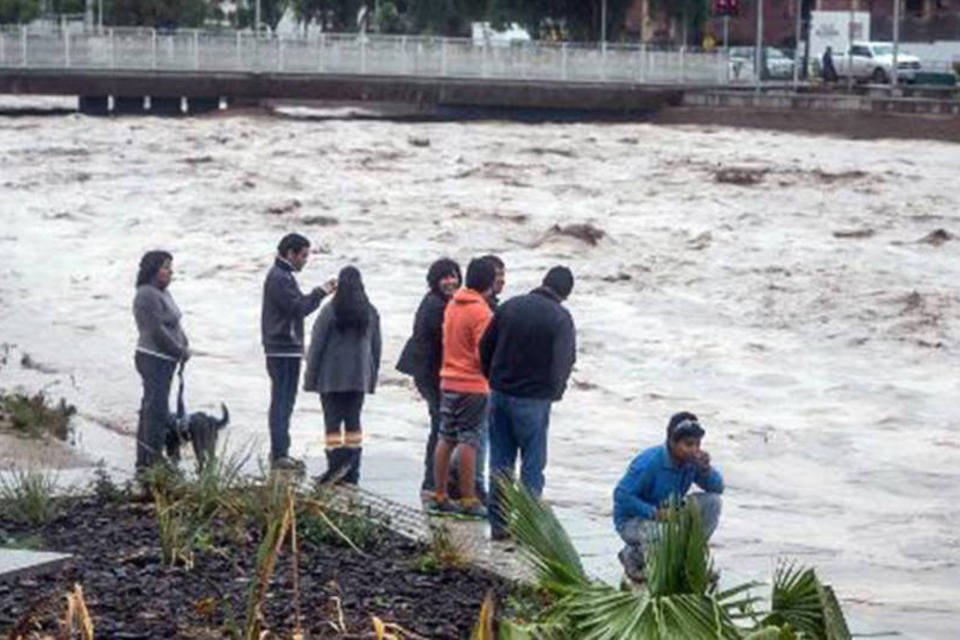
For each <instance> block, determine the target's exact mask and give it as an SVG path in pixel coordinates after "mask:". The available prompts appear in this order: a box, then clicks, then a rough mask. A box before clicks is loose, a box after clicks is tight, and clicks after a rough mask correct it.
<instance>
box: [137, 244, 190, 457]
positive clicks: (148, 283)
mask: <svg viewBox="0 0 960 640" xmlns="http://www.w3.org/2000/svg"><path fill="white" fill-rule="evenodd" d="M172 279H173V256H172V255H170V254H169V253H168V252H166V251H148V252H147V253H145V254H143V257H142V258H140V269H139V271H138V272H137V293H136V295H135V296H134V298H133V318H134V320H135V321H136V323H137V333H138V334H139V336H138V338H137V349H136V354H135V356H134V362H135V364H136V366H137V372H138V373H139V374H140V378H141V379H142V381H143V398H142V400H141V401H140V419H139V421H138V423H137V462H136V465H137V470H138V471H139V470H143V469H145V468H147V467H150V466H152V465H153V464H155V463H156V462H159V461H160V460H162V459H163V445H164V441H165V439H166V432H167V422H168V419H169V417H170V385H171V383H172V382H173V374H174V372H175V371H176V369H177V364H178V363H181V362H186V361H187V359H188V358H189V357H190V349H189V342H188V341H187V335H186V334H185V333H184V332H183V328H182V327H181V326H180V315H181V314H180V309H179V308H178V307H177V304H176V303H175V302H174V301H173V296H171V295H170V291H169V286H170V281H171V280H172Z"/></svg>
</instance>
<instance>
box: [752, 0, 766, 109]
mask: <svg viewBox="0 0 960 640" xmlns="http://www.w3.org/2000/svg"><path fill="white" fill-rule="evenodd" d="M763 2H764V0H757V45H756V47H754V52H753V74H754V76H755V78H756V79H755V82H756V90H757V91H760V75H761V71H762V70H763V67H762V65H763Z"/></svg>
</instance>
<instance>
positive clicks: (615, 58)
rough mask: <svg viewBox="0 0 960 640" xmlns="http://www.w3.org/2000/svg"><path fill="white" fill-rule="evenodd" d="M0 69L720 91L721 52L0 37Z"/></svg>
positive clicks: (380, 40)
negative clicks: (400, 77) (456, 80)
mask: <svg viewBox="0 0 960 640" xmlns="http://www.w3.org/2000/svg"><path fill="white" fill-rule="evenodd" d="M0 67H6V68H16V67H20V68H40V69H85V70H107V69H122V70H160V71H211V72H215V71H244V72H274V73H330V74H373V75H404V76H433V77H451V78H503V79H521V80H522V79H527V80H566V81H582V82H637V83H655V84H676V83H689V84H707V85H714V84H725V83H726V82H727V81H728V78H729V75H730V74H729V61H728V59H727V56H726V54H725V53H724V52H723V51H722V50H715V51H713V52H704V51H698V50H694V49H689V48H681V49H674V50H659V49H653V48H648V47H645V46H643V45H607V46H596V45H582V44H571V43H566V44H550V43H518V44H514V45H511V46H491V45H484V44H477V43H475V42H474V41H473V40H470V39H461V38H434V37H425V36H392V35H370V34H335V33H326V34H319V35H313V36H310V37H302V38H289V37H276V36H265V35H261V36H259V37H258V36H256V35H255V34H253V33H251V32H242V31H216V32H205V31H193V30H179V31H176V32H168V33H165V32H160V31H156V30H153V29H138V28H115V29H104V30H103V31H102V32H99V33H97V32H82V31H77V30H69V29H68V30H62V31H60V32H55V31H54V32H52V31H50V30H49V29H48V30H43V31H40V30H31V29H30V28H27V27H16V28H7V29H0Z"/></svg>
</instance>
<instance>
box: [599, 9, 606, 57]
mask: <svg viewBox="0 0 960 640" xmlns="http://www.w3.org/2000/svg"><path fill="white" fill-rule="evenodd" d="M600 46H601V47H602V48H603V50H604V51H606V49H607V0H600Z"/></svg>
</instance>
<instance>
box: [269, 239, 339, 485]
mask: <svg viewBox="0 0 960 640" xmlns="http://www.w3.org/2000/svg"><path fill="white" fill-rule="evenodd" d="M309 257H310V241H309V240H307V239H306V238H304V237H303V236H302V235H300V234H298V233H290V234H287V235H285V236H284V237H283V238H282V239H281V240H280V244H279V245H277V257H276V260H275V261H274V263H273V266H272V267H270V271H268V272H267V277H266V280H265V281H264V283H263V307H262V309H261V315H260V328H261V337H262V340H263V350H264V351H265V352H266V356H267V373H268V374H269V375H270V418H269V421H270V466H271V467H272V468H274V469H283V470H297V469H300V468H302V467H303V463H302V462H300V461H299V460H295V459H293V458H291V457H290V416H291V414H292V413H293V406H294V404H295V403H296V400H297V389H298V388H299V386H300V361H301V360H302V359H303V318H304V317H305V316H308V315H310V314H311V313H313V312H314V311H316V310H317V307H319V306H320V301H321V300H323V298H324V296H326V295H328V294H330V293H333V291H334V290H336V288H337V281H336V280H328V281H327V282H325V283H324V284H323V286H320V287H316V288H315V289H313V291H311V292H310V293H308V294H303V293H301V291H300V287H299V286H298V285H297V281H296V279H295V278H294V277H293V274H294V273H295V272H298V271H300V270H301V269H303V267H304V265H306V264H307V258H309Z"/></svg>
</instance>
